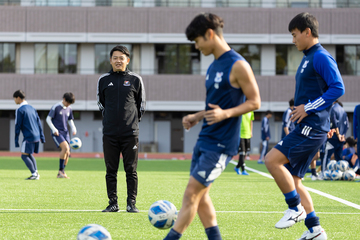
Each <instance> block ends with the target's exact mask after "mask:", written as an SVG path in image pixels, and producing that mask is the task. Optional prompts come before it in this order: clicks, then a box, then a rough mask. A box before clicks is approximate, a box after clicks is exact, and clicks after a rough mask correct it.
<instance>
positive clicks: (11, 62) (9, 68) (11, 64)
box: [0, 43, 15, 73]
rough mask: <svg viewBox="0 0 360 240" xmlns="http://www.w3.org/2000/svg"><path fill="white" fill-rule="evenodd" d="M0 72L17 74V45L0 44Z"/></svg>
mask: <svg viewBox="0 0 360 240" xmlns="http://www.w3.org/2000/svg"><path fill="white" fill-rule="evenodd" d="M0 72H3V73H14V72H15V43H0Z"/></svg>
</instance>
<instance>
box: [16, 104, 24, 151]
mask: <svg viewBox="0 0 360 240" xmlns="http://www.w3.org/2000/svg"><path fill="white" fill-rule="evenodd" d="M22 117H23V116H22V114H21V113H19V109H16V111H15V147H20V145H19V135H20V130H21V125H22V121H23V119H22Z"/></svg>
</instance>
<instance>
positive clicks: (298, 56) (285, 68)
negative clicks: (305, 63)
mask: <svg viewBox="0 0 360 240" xmlns="http://www.w3.org/2000/svg"><path fill="white" fill-rule="evenodd" d="M303 56H304V54H303V53H302V52H301V51H299V50H297V48H296V47H295V46H294V45H276V75H295V74H296V71H297V69H298V67H299V64H300V62H301V60H302V58H303Z"/></svg>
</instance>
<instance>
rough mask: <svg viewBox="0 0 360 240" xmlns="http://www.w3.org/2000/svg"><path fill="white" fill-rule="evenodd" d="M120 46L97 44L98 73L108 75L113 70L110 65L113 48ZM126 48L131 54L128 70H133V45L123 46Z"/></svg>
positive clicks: (96, 65) (96, 67)
mask: <svg viewBox="0 0 360 240" xmlns="http://www.w3.org/2000/svg"><path fill="white" fill-rule="evenodd" d="M117 45H119V44H95V71H96V73H106V72H109V71H110V70H111V65H110V51H111V49H113V47H115V46H117ZM121 45H122V46H125V47H126V48H127V49H128V50H129V52H130V63H129V65H128V68H129V69H130V70H131V69H132V61H131V56H132V53H133V51H132V45H131V44H121Z"/></svg>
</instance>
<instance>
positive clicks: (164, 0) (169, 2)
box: [155, 0, 201, 7]
mask: <svg viewBox="0 0 360 240" xmlns="http://www.w3.org/2000/svg"><path fill="white" fill-rule="evenodd" d="M155 6H156V7H201V0H191V1H189V0H155Z"/></svg>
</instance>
